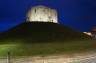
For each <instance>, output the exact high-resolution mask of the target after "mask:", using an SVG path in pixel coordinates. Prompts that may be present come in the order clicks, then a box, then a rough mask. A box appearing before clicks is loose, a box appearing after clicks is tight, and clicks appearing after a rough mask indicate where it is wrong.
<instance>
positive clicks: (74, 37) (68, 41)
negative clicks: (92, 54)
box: [0, 22, 96, 56]
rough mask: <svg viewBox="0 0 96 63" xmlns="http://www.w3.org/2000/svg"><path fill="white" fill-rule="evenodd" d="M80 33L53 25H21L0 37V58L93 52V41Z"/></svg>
mask: <svg viewBox="0 0 96 63" xmlns="http://www.w3.org/2000/svg"><path fill="white" fill-rule="evenodd" d="M85 39H90V37H89V36H87V35H85V34H83V33H82V32H80V31H77V30H74V29H72V28H69V27H67V26H64V25H61V24H55V23H43V22H41V23H39V22H32V23H29V22H27V23H22V24H19V25H17V26H16V27H14V28H12V29H9V30H8V31H6V32H3V33H2V34H1V35H0V56H4V55H6V54H7V52H11V55H13V56H30V55H48V54H59V53H64V52H72V51H73V52H76V51H84V50H95V48H96V47H95V44H96V42H95V40H92V41H91V40H85Z"/></svg>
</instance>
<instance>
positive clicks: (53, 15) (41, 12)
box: [26, 5, 58, 23]
mask: <svg viewBox="0 0 96 63" xmlns="http://www.w3.org/2000/svg"><path fill="white" fill-rule="evenodd" d="M26 19H27V20H26V21H27V22H33V21H38V22H54V23H58V19H57V11H56V10H55V9H51V8H48V7H45V6H41V5H40V6H35V7H32V8H31V9H30V10H29V11H28V12H27V15H26Z"/></svg>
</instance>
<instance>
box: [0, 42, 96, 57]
mask: <svg viewBox="0 0 96 63" xmlns="http://www.w3.org/2000/svg"><path fill="white" fill-rule="evenodd" d="M91 50H96V40H84V41H79V40H78V41H67V42H49V43H48V42H45V43H44V42H43V43H39V42H38V43H25V42H23V40H16V41H14V42H12V41H9V42H8V41H6V43H1V44H0V56H6V55H7V53H8V52H10V53H11V56H37V55H41V56H44V55H50V54H61V53H66V52H72V53H73V52H81V51H91Z"/></svg>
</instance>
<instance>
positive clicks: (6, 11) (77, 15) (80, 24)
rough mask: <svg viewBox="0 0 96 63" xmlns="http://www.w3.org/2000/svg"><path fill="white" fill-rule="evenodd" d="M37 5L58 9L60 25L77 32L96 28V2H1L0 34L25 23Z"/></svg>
mask: <svg viewBox="0 0 96 63" xmlns="http://www.w3.org/2000/svg"><path fill="white" fill-rule="evenodd" d="M35 5H45V6H48V7H51V8H55V9H57V11H58V18H59V23H60V24H65V25H67V26H69V27H72V28H75V29H77V30H80V31H90V29H91V27H94V26H96V0H0V32H2V31H4V30H7V29H9V28H11V27H13V26H15V25H17V24H20V23H22V22H24V21H25V14H26V12H27V10H28V9H30V8H31V7H33V6H35Z"/></svg>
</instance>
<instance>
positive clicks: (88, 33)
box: [83, 32, 92, 36]
mask: <svg viewBox="0 0 96 63" xmlns="http://www.w3.org/2000/svg"><path fill="white" fill-rule="evenodd" d="M83 33H85V34H87V35H89V36H92V33H91V32H83Z"/></svg>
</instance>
